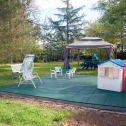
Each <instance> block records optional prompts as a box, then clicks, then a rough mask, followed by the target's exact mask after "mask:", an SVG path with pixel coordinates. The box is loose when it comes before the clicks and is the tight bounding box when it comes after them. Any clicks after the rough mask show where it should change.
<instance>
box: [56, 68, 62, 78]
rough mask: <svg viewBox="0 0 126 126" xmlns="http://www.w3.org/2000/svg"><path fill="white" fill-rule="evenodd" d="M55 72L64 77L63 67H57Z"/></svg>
mask: <svg viewBox="0 0 126 126" xmlns="http://www.w3.org/2000/svg"><path fill="white" fill-rule="evenodd" d="M55 72H56V73H57V74H60V75H61V76H62V68H61V67H55Z"/></svg>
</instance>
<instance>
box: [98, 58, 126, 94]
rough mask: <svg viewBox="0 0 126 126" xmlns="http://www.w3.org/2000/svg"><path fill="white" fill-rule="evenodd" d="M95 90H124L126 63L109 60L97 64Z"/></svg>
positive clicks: (125, 88) (125, 86)
mask: <svg viewBox="0 0 126 126" xmlns="http://www.w3.org/2000/svg"><path fill="white" fill-rule="evenodd" d="M97 88H99V89H105V90H111V91H117V92H121V91H125V90H126V63H125V62H123V61H122V60H120V59H109V60H106V61H104V62H102V63H100V64H98V85H97Z"/></svg>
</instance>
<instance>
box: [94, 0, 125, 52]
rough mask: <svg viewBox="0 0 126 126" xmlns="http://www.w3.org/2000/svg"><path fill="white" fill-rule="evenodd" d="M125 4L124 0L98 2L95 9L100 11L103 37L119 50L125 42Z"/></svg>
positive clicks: (101, 0) (102, 0)
mask: <svg viewBox="0 0 126 126" xmlns="http://www.w3.org/2000/svg"><path fill="white" fill-rule="evenodd" d="M125 7H126V2H125V0H107V1H106V0H100V1H99V2H98V6H97V8H96V9H99V10H100V11H102V17H101V19H100V21H101V23H103V24H104V29H105V31H104V37H105V39H106V40H107V41H109V42H111V43H114V44H116V43H117V42H120V46H121V50H122V51H123V45H124V43H125V42H126V9H125Z"/></svg>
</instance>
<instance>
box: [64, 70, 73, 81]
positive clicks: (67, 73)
mask: <svg viewBox="0 0 126 126" xmlns="http://www.w3.org/2000/svg"><path fill="white" fill-rule="evenodd" d="M67 76H68V78H69V79H70V77H73V69H70V70H69V71H67V72H66V74H65V77H67Z"/></svg>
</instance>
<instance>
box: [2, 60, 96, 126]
mask: <svg viewBox="0 0 126 126" xmlns="http://www.w3.org/2000/svg"><path fill="white" fill-rule="evenodd" d="M70 65H71V68H73V67H76V68H77V71H76V74H92V75H97V69H96V70H82V69H81V67H78V66H77V62H71V63H70ZM55 66H61V67H63V62H47V63H43V62H40V63H35V67H34V71H35V72H38V74H39V76H40V77H43V76H48V75H50V69H54V67H55ZM18 82H19V79H18V78H14V79H12V77H11V67H10V64H6V65H0V86H5V85H10V84H14V83H18ZM70 115H73V112H70V111H69V110H60V111H56V110H55V109H52V108H48V107H46V106H39V105H35V104H28V103H22V102H20V101H10V100H5V99H1V100H0V126H6V125H7V126H62V125H61V124H60V121H61V120H62V119H63V118H65V117H66V116H70Z"/></svg>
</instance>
